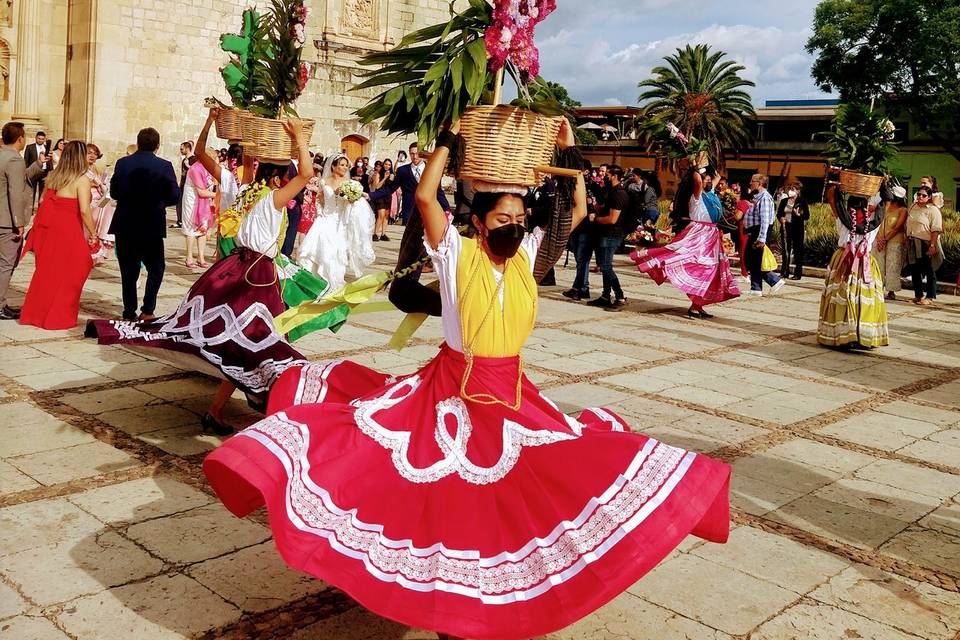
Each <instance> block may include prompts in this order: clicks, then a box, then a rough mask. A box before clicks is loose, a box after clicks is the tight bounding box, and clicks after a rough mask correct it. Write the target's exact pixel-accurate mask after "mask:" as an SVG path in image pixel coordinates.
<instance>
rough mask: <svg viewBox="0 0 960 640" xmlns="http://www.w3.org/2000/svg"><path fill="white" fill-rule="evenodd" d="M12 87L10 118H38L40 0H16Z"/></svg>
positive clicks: (37, 119) (34, 119)
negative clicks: (15, 55)
mask: <svg viewBox="0 0 960 640" xmlns="http://www.w3.org/2000/svg"><path fill="white" fill-rule="evenodd" d="M17 32H18V33H17V70H16V74H17V75H16V89H15V93H14V95H13V119H14V120H20V121H23V122H28V123H29V122H39V121H40V114H39V107H40V83H39V82H38V80H39V79H40V37H41V36H40V2H39V0H20V19H19V20H18V22H17Z"/></svg>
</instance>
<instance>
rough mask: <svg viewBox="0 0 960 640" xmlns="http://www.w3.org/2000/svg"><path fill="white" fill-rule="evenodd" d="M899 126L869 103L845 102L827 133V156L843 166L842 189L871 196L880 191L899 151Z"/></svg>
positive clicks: (833, 163) (836, 164)
mask: <svg viewBox="0 0 960 640" xmlns="http://www.w3.org/2000/svg"><path fill="white" fill-rule="evenodd" d="M895 134H896V127H895V126H894V125H893V123H892V122H891V121H890V120H889V119H888V118H886V117H884V116H881V115H880V114H877V113H874V112H873V111H872V110H871V109H870V108H869V107H868V106H867V105H864V104H859V103H848V104H842V105H840V106H839V107H838V108H837V113H836V117H835V118H834V120H833V124H832V125H831V127H830V131H828V132H825V135H826V140H827V151H826V153H827V158H828V160H829V161H830V163H831V164H832V165H833V166H836V167H840V168H841V171H840V188H841V189H842V190H843V191H845V192H846V193H849V194H851V195H857V196H863V197H870V196H872V195H874V194H875V193H877V191H879V190H880V186H881V185H882V184H883V179H884V176H885V175H886V174H887V173H888V169H889V166H888V165H889V162H890V160H891V159H892V158H893V157H894V156H895V155H896V153H897V143H896V142H894V136H895Z"/></svg>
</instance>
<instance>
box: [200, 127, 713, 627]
mask: <svg viewBox="0 0 960 640" xmlns="http://www.w3.org/2000/svg"><path fill="white" fill-rule="evenodd" d="M558 142H559V143H560V145H561V146H567V145H573V132H572V129H571V127H570V125H569V124H567V123H566V121H564V122H563V125H562V128H561V136H560V139H559V140H558ZM452 144H455V141H454V140H453V136H452V135H449V134H447V133H444V134H441V137H440V138H439V139H438V141H437V144H436V149H435V151H434V153H433V155H432V156H431V158H430V160H429V163H428V164H427V167H426V169H425V171H424V173H423V176H422V178H421V180H420V183H419V186H418V189H417V193H416V198H417V205H418V209H419V211H420V212H421V214H422V217H423V224H424V230H425V237H426V242H425V245H426V247H427V250H428V253H429V254H430V256H431V257H432V259H433V262H434V265H435V269H436V273H437V275H438V277H439V281H440V293H441V298H442V307H443V308H442V323H443V332H444V337H445V344H444V345H443V346H442V347H441V350H440V352H439V354H438V355H437V356H436V357H435V358H434V359H433V360H432V361H431V362H430V363H429V364H427V365H426V366H425V367H423V368H422V369H420V370H419V371H417V372H415V373H413V374H411V375H407V376H403V377H401V378H399V379H393V378H388V376H386V375H380V376H379V378H375V377H374V376H373V375H369V374H368V375H366V376H363V377H361V376H360V375H359V374H358V372H357V369H356V367H357V365H353V366H354V367H355V369H354V370H352V371H351V370H349V369H345V368H343V365H346V364H348V363H342V364H341V363H337V362H329V363H311V365H310V367H303V368H300V369H298V368H293V369H290V370H288V371H287V372H286V373H284V374H283V376H281V378H280V380H278V381H277V384H276V385H275V387H274V390H273V391H271V394H270V403H271V407H272V409H273V410H276V413H273V414H272V415H271V416H270V417H268V418H267V419H265V420H263V421H261V422H260V423H258V424H256V425H254V426H252V427H250V428H248V429H246V430H244V431H243V432H242V433H241V434H240V435H238V436H237V437H235V438H232V439H230V440H228V441H227V442H225V443H224V445H223V446H221V447H220V448H219V449H217V450H215V451H214V452H212V453H211V454H210V455H209V456H208V457H207V459H206V460H205V461H204V465H203V468H204V472H205V473H206V475H207V478H208V479H209V481H210V484H211V486H212V487H213V488H214V490H215V491H216V492H217V495H218V496H219V497H220V499H221V500H223V502H224V504H225V505H226V506H227V508H229V509H230V510H231V511H232V512H233V513H235V514H236V515H238V516H245V515H247V514H248V513H250V512H252V511H253V510H255V509H257V508H259V507H260V506H263V505H264V504H266V506H267V509H268V513H269V517H270V522H271V527H272V530H273V533H274V540H275V541H276V544H277V547H278V550H279V552H280V554H281V555H282V556H283V558H284V560H286V562H287V563H288V564H290V565H291V566H293V567H296V568H297V569H299V570H301V571H305V572H307V573H310V574H312V575H314V576H317V577H319V578H321V579H323V580H325V581H328V582H330V583H332V584H334V585H336V586H337V587H339V588H341V589H343V590H344V591H345V592H346V593H349V594H350V595H351V596H352V597H353V598H355V599H356V600H357V601H359V602H360V603H361V604H362V605H363V606H365V607H367V608H368V609H370V610H371V611H374V612H376V613H378V614H380V615H383V616H386V617H388V618H391V619H394V620H397V621H399V622H401V623H403V624H407V625H410V626H414V627H420V628H427V629H432V630H434V631H437V632H440V633H442V634H455V635H456V636H459V637H464V638H484V639H485V638H530V637H533V636H539V635H542V634H546V633H549V632H551V631H554V630H556V629H559V628H562V627H564V626H566V625H568V624H570V623H572V622H574V621H575V620H578V619H579V618H582V617H583V616H586V615H587V614H589V613H590V612H592V611H594V610H595V609H597V608H599V607H600V606H602V605H603V604H605V603H607V602H609V601H610V600H611V599H613V598H614V597H616V595H618V594H619V593H620V592H622V591H624V590H625V589H627V588H628V587H630V586H631V585H632V584H634V583H635V582H636V581H637V579H639V578H640V577H641V576H642V575H643V574H645V573H646V572H647V571H649V570H650V569H651V568H652V567H653V566H654V565H656V564H657V563H658V562H659V561H660V560H662V559H663V558H664V557H665V556H666V555H667V554H668V553H669V552H670V551H671V550H672V549H673V548H675V547H676V546H677V545H678V544H679V543H680V542H681V541H682V540H683V539H684V538H685V537H686V536H687V534H688V533H691V532H692V533H695V534H697V535H700V536H702V537H706V538H708V539H711V540H716V541H723V540H725V539H726V536H727V532H728V529H729V506H728V496H727V483H728V480H729V474H730V469H729V467H728V466H727V465H725V464H723V463H720V462H717V461H714V460H711V459H709V458H706V457H703V456H700V455H697V454H694V453H690V452H687V451H684V450H682V449H677V448H674V447H670V446H667V445H665V444H662V443H660V442H657V441H656V440H653V439H651V438H647V437H645V436H642V435H640V434H636V433H631V432H630V429H629V427H628V426H627V425H626V424H625V423H624V422H623V421H622V420H621V419H620V418H619V417H617V416H616V415H614V414H613V413H611V412H609V411H606V410H602V409H592V410H585V411H584V412H583V413H581V414H580V415H579V417H578V418H573V417H571V416H567V415H565V414H563V413H562V412H561V411H560V410H559V409H558V408H557V406H556V405H555V404H553V403H552V402H551V401H550V400H548V399H547V398H546V397H544V396H543V395H542V394H541V392H540V391H539V390H538V389H537V388H536V387H535V386H534V385H533V383H531V382H530V380H529V379H528V378H527V377H526V376H525V374H524V365H523V360H522V358H521V356H520V349H521V347H522V346H523V344H524V342H525V341H526V339H527V337H528V336H529V335H530V332H531V331H532V330H533V326H534V322H535V320H536V312H537V301H538V295H537V285H536V283H535V282H534V278H533V265H534V262H535V259H536V255H537V253H538V251H539V249H540V243H541V239H542V238H543V232H542V231H541V230H535V231H534V232H532V233H527V232H526V228H525V225H524V222H525V211H524V203H523V198H522V195H521V194H520V193H518V192H517V191H515V190H510V188H509V187H505V186H500V185H491V187H492V191H491V190H489V189H488V190H486V191H485V190H484V188H483V185H475V186H480V192H479V193H477V194H476V195H475V196H474V199H473V204H472V210H471V211H472V216H471V222H472V224H473V226H474V227H475V228H476V231H477V237H476V238H463V237H461V236H460V234H459V233H457V230H456V228H455V226H454V225H453V224H452V223H451V222H450V221H448V218H447V216H446V213H445V212H444V211H443V209H442V208H441V206H440V204H439V203H438V202H437V197H436V193H437V188H438V187H439V186H440V180H441V177H442V175H443V170H444V166H445V165H446V163H447V160H448V153H449V150H448V146H449V145H452ZM574 202H575V204H574V209H573V220H572V222H573V223H574V224H576V223H578V222H579V221H580V220H582V218H583V217H584V216H585V215H586V195H585V188H584V183H583V180H582V179H577V183H576V191H575V195H574ZM368 371H369V370H368ZM348 381H353V384H352V385H350V386H348V385H346V384H345V383H346V382H348ZM345 388H347V389H350V391H351V393H349V394H344V393H343V390H344V389H345ZM284 401H286V404H285V405H284Z"/></svg>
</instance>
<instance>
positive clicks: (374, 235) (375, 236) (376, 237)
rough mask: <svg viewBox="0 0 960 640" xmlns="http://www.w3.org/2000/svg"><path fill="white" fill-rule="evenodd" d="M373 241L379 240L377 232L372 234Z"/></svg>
mask: <svg viewBox="0 0 960 640" xmlns="http://www.w3.org/2000/svg"><path fill="white" fill-rule="evenodd" d="M373 241H374V242H380V236H378V235H377V234H373Z"/></svg>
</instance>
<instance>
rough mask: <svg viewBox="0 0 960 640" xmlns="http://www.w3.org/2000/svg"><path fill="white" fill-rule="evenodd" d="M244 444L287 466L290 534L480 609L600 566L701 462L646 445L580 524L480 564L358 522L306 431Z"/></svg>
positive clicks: (293, 427) (282, 423)
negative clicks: (337, 497) (334, 489)
mask: <svg viewBox="0 0 960 640" xmlns="http://www.w3.org/2000/svg"><path fill="white" fill-rule="evenodd" d="M239 436H240V437H249V438H253V439H255V440H257V441H258V442H260V443H261V444H262V445H264V446H265V447H266V448H267V449H268V450H269V451H270V452H271V453H272V454H273V455H275V456H276V457H277V459H278V460H279V461H280V462H281V463H282V464H283V466H284V468H285V469H286V472H287V475H288V479H287V484H286V505H287V514H286V515H287V517H288V519H289V521H290V523H291V524H292V525H293V526H295V527H296V528H298V529H300V530H301V531H304V532H307V533H311V534H314V535H317V536H319V537H321V538H323V539H325V540H326V541H327V542H328V543H329V544H330V546H331V548H332V549H334V550H335V551H336V552H338V553H340V554H342V555H344V556H346V557H349V558H353V559H356V560H358V561H359V562H361V563H362V566H363V567H364V569H365V570H366V571H367V572H368V573H370V574H371V575H372V576H374V577H375V578H377V579H379V580H382V581H384V582H390V583H396V584H399V585H400V586H402V587H404V588H407V589H410V590H414V591H417V592H428V591H434V590H436V591H444V592H449V593H457V594H461V595H464V596H466V597H470V598H474V599H478V600H480V601H481V602H483V603H484V604H508V603H512V602H517V601H524V600H531V599H532V598H535V597H537V596H540V595H542V594H544V593H546V592H548V591H549V590H550V589H552V588H554V587H556V586H558V585H560V584H563V583H564V582H566V581H567V580H569V579H571V578H572V577H573V576H575V575H576V574H578V573H579V572H580V571H581V570H583V569H584V568H585V567H586V566H587V565H589V564H590V563H592V562H595V561H597V560H599V559H600V558H602V557H603V556H604V555H605V554H606V553H607V552H608V551H610V550H611V549H612V548H614V547H615V546H616V544H617V543H618V542H620V541H621V540H622V539H623V538H624V537H626V536H628V535H629V534H630V533H631V532H632V531H633V530H634V529H636V528H637V527H639V526H640V525H641V524H642V523H643V522H644V521H645V520H646V518H647V517H649V516H650V514H652V513H653V512H654V511H655V510H656V509H657V508H658V507H659V506H660V505H661V504H662V503H663V502H664V501H665V500H666V499H667V498H668V497H669V496H670V494H671V493H672V491H673V489H674V488H675V487H676V486H677V484H679V482H680V481H681V480H682V479H683V477H684V474H685V473H686V471H687V469H689V468H690V465H691V464H692V463H693V460H694V459H695V457H696V454H694V453H688V452H686V451H684V450H682V449H677V448H674V447H670V446H668V445H665V444H662V443H660V442H657V441H656V440H653V439H650V440H648V441H647V442H646V443H645V445H644V447H643V449H642V450H641V451H640V452H638V453H637V455H636V456H635V457H634V459H633V460H632V462H631V463H630V465H629V466H628V467H627V468H626V469H624V470H623V471H622V472H621V474H620V475H619V476H618V477H617V480H616V481H615V482H614V484H612V485H611V486H609V487H608V488H606V490H604V491H603V492H602V493H601V494H599V495H596V496H593V497H591V498H589V499H588V500H586V502H585V506H584V507H583V508H582V510H581V511H580V513H579V514H578V515H577V516H576V517H575V518H573V519H570V520H562V521H560V522H558V524H557V525H556V526H555V527H554V529H553V530H552V531H550V532H549V533H548V534H547V535H545V536H535V537H532V538H531V539H530V540H529V541H528V542H527V543H525V544H523V545H521V546H520V547H519V548H517V549H512V550H506V549H505V550H503V551H502V552H501V553H498V554H496V555H493V556H483V555H481V553H480V551H479V550H475V549H459V550H458V549H449V548H447V547H446V546H445V545H444V544H443V543H442V541H437V542H435V543H434V544H431V545H429V546H426V547H416V546H414V545H413V543H412V541H411V540H397V539H391V538H388V537H386V536H385V535H384V533H383V532H384V524H383V523H368V522H363V521H361V520H360V519H359V518H358V517H357V512H358V511H357V508H358V506H359V505H349V506H347V505H337V504H335V503H334V502H333V499H332V497H331V495H330V493H329V491H327V490H326V489H324V488H323V487H321V486H319V485H317V484H316V483H315V482H314V481H313V480H312V478H311V475H310V462H309V459H308V457H307V454H308V452H309V450H310V431H309V429H308V427H307V426H306V425H304V424H301V423H298V422H296V421H293V420H291V419H289V418H288V417H287V416H286V414H284V413H279V414H276V415H274V416H271V417H270V418H267V419H266V420H263V421H261V422H260V423H258V424H256V425H254V426H252V427H250V428H248V429H246V430H245V431H243V432H241V433H240V434H239ZM522 521H523V518H517V519H515V520H514V523H519V522H522ZM490 524H491V527H496V526H500V525H502V526H510V525H511V524H512V523H507V522H504V523H495V522H493V523H490Z"/></svg>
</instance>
